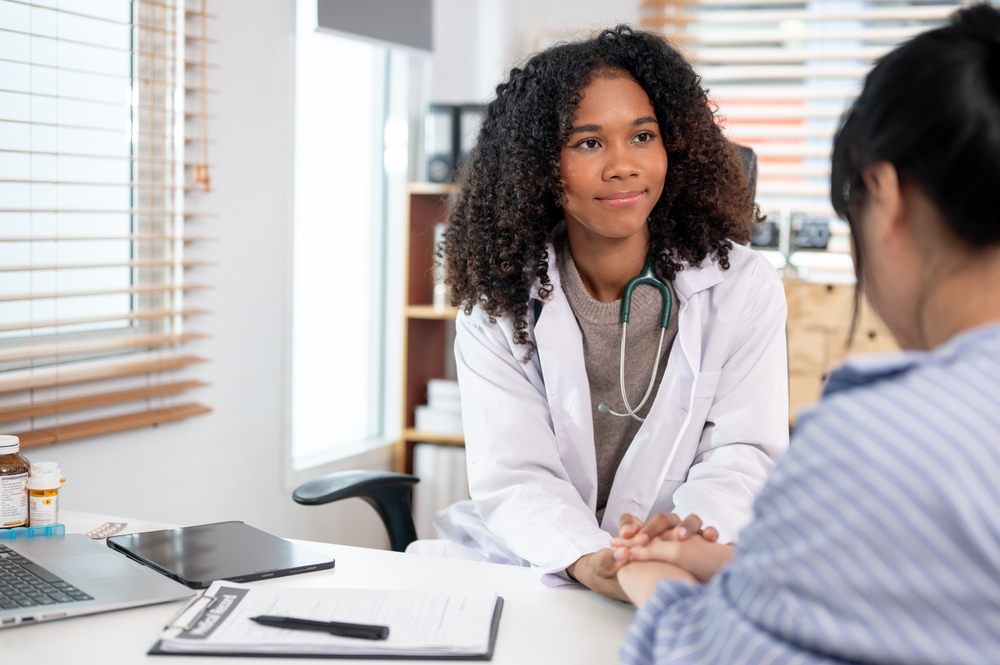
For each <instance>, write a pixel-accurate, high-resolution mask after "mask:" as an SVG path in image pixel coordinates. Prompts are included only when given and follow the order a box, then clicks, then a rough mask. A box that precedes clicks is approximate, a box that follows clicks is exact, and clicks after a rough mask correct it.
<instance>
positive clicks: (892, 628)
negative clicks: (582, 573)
mask: <svg viewBox="0 0 1000 665" xmlns="http://www.w3.org/2000/svg"><path fill="white" fill-rule="evenodd" d="M831 191H832V199H833V205H834V207H835V208H836V210H837V212H838V213H839V214H840V215H841V216H843V217H844V218H845V219H846V220H847V221H848V223H849V224H850V226H851V232H852V236H853V240H854V252H855V265H856V267H857V274H858V286H859V291H861V290H862V289H863V292H864V293H865V294H866V295H867V296H868V298H869V300H870V301H871V303H872V306H873V307H874V309H875V310H876V312H877V313H878V314H879V316H880V317H881V318H882V320H883V321H884V322H885V323H886V325H887V326H888V327H889V329H890V330H891V331H892V333H893V334H894V335H895V336H896V339H897V340H898V341H899V343H900V345H901V346H902V347H903V348H904V349H906V350H907V352H906V353H903V354H899V355H897V356H893V357H885V356H883V357H877V358H876V357H868V358H863V357H862V358H857V359H855V360H852V361H849V362H848V363H847V365H846V366H845V367H843V368H842V369H840V370H837V371H835V372H834V373H833V374H832V375H831V377H830V379H829V382H828V384H827V387H826V392H825V395H824V397H823V400H822V402H821V403H820V405H819V406H818V407H817V408H815V409H814V410H812V411H810V412H809V413H807V414H805V415H803V416H802V417H801V418H800V420H799V424H798V427H797V428H796V432H795V436H794V438H793V440H792V443H791V448H790V452H789V453H788V455H787V456H786V457H785V458H784V460H783V461H782V462H781V463H780V464H779V466H778V468H777V470H776V471H775V473H774V475H773V476H772V477H771V480H770V481H769V482H768V484H767V486H766V487H765V489H764V490H763V492H762V494H761V495H760V496H759V498H758V499H757V501H756V504H755V514H756V519H755V521H754V522H752V523H751V524H750V525H749V526H748V527H746V529H745V530H744V531H743V532H742V533H741V534H740V540H739V544H738V545H737V546H736V547H735V549H730V548H729V547H728V546H725V545H718V544H716V543H713V542H710V541H711V537H710V538H707V539H706V538H705V537H703V536H702V535H698V534H697V528H698V524H697V518H696V517H689V518H688V520H687V523H686V524H685V525H683V527H682V526H678V525H677V521H678V520H677V518H676V517H675V516H665V515H660V516H656V517H654V518H653V519H652V520H650V521H649V522H648V523H647V524H646V525H645V527H643V530H642V531H641V532H639V533H638V534H636V535H633V536H632V537H631V538H629V539H628V540H625V539H618V541H617V543H616V544H617V545H618V546H619V547H618V548H617V549H616V550H615V552H614V555H615V557H616V558H617V559H618V560H619V561H622V560H631V562H630V563H628V564H627V565H625V566H624V567H623V568H621V570H620V571H619V573H618V579H619V582H620V583H621V586H622V589H623V590H624V591H625V592H626V593H627V594H628V596H629V598H630V599H631V600H632V601H633V602H634V603H636V604H637V605H642V607H641V609H640V610H639V611H638V613H637V614H636V618H635V621H634V623H633V624H632V627H631V630H630V632H629V634H628V636H627V638H626V640H625V643H624V645H623V646H622V652H621V657H622V659H623V660H624V661H625V662H626V663H653V662H655V663H774V664H780V663H819V662H823V663H840V662H848V661H849V662H852V663H853V662H863V663H948V664H951V663H998V662H1000V13H998V12H997V10H995V9H993V8H991V7H989V6H986V5H977V6H973V7H971V8H968V9H965V10H963V11H961V12H958V13H957V14H956V15H955V17H954V18H953V20H952V23H951V25H950V26H948V27H944V28H941V29H938V30H934V31H932V32H928V33H925V34H923V35H921V36H919V37H917V38H915V39H914V40H912V41H911V42H909V43H907V44H906V45H904V46H902V47H901V48H899V49H898V50H896V51H894V52H893V53H891V54H889V55H888V56H886V57H885V58H884V59H883V60H882V61H881V62H880V63H879V64H878V66H877V67H876V68H875V69H874V70H873V71H872V73H871V74H870V75H869V76H868V79H867V81H866V83H865V87H864V91H863V92H862V94H861V97H860V98H859V99H858V101H857V102H856V103H855V105H854V107H853V109H852V110H851V111H850V113H849V115H848V116H847V119H846V121H845V123H844V125H843V127H842V128H841V130H840V132H839V134H838V136H837V138H836V143H835V147H834V155H833V177H832V188H831ZM682 528H683V530H682ZM683 531H687V532H689V533H690V534H691V535H689V536H688V537H687V538H686V539H683V540H681V539H680V538H681V537H682V536H683V535H684V533H683ZM698 582H707V584H706V585H704V586H703V585H701V584H698Z"/></svg>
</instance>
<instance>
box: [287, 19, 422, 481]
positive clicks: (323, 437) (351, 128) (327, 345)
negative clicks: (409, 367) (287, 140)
mask: <svg viewBox="0 0 1000 665" xmlns="http://www.w3.org/2000/svg"><path fill="white" fill-rule="evenodd" d="M297 10H298V11H297V18H296V22H297V26H296V65H295V70H296V74H295V192H294V224H293V227H294V228H293V241H292V321H291V334H290V340H291V353H290V355H291V358H290V366H291V371H290V396H289V402H290V407H289V414H290V418H289V420H290V423H289V424H290V428H289V429H290V440H291V446H290V449H291V458H292V467H293V469H296V470H297V469H305V468H308V467H312V466H316V465H318V464H322V463H325V462H329V461H333V460H336V459H340V458H344V457H348V456H350V455H353V454H357V453H360V452H362V451H364V450H367V449H369V448H372V447H375V446H379V445H383V444H385V443H387V442H389V441H391V440H393V439H394V438H395V436H396V435H397V434H398V432H397V430H398V428H399V424H398V420H399V418H398V412H399V408H401V407H400V406H399V397H398V396H396V395H395V393H396V392H397V391H395V390H394V389H390V390H389V391H388V392H387V391H386V387H387V386H396V385H398V384H399V379H398V377H399V372H400V361H399V350H398V347H399V346H400V344H401V342H400V340H401V325H402V295H401V293H400V291H401V287H400V286H399V284H401V282H402V267H401V266H402V249H401V246H400V243H401V240H400V239H401V238H402V230H401V229H402V228H403V194H404V185H405V183H406V181H407V180H408V179H410V178H411V177H412V176H413V174H414V172H415V171H414V168H415V166H414V165H415V164H416V163H417V159H416V151H415V150H414V149H412V146H414V145H415V144H416V138H417V137H416V132H415V131H414V127H415V126H416V124H417V123H419V122H420V121H421V119H422V117H423V114H422V112H421V111H420V104H421V100H422V97H423V88H422V86H423V85H424V78H423V77H424V73H425V68H424V64H423V60H424V58H423V56H420V55H417V54H414V53H412V52H409V51H405V50H399V49H394V48H391V47H387V46H384V45H380V44H376V43H372V42H368V41H362V40H359V39H353V38H350V37H345V36H343V35H342V34H330V33H326V32H319V31H317V20H316V17H317V6H316V0H299V2H298V4H297ZM345 63H350V64H349V66H345Z"/></svg>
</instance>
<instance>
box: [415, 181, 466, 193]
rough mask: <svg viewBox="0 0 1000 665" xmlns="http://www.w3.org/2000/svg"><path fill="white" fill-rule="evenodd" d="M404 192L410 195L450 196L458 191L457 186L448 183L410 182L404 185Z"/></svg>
mask: <svg viewBox="0 0 1000 665" xmlns="http://www.w3.org/2000/svg"><path fill="white" fill-rule="evenodd" d="M406 191H407V192H409V193H410V194H429V195H430V196H450V195H451V194H454V193H455V192H457V191H458V185H454V184H452V183H450V182H410V183H407V185H406Z"/></svg>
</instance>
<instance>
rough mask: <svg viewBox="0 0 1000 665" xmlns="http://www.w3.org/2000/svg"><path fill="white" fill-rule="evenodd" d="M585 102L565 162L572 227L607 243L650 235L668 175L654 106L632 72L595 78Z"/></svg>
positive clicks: (566, 147)
mask: <svg viewBox="0 0 1000 665" xmlns="http://www.w3.org/2000/svg"><path fill="white" fill-rule="evenodd" d="M582 95H583V99H582V100H581V101H580V106H579V107H578V108H577V110H576V114H575V115H574V116H573V123H572V128H571V129H570V134H569V141H568V142H567V143H566V145H564V146H563V147H562V153H561V155H560V159H559V171H560V174H561V176H562V184H563V191H564V192H565V196H566V200H565V202H564V204H563V212H564V214H565V216H566V224H567V225H568V226H576V227H577V229H576V230H578V231H582V232H583V233H584V234H587V235H594V236H600V237H603V238H607V239H625V238H630V237H632V236H634V235H635V234H636V233H643V234H646V220H647V219H648V218H649V213H650V212H651V211H652V210H653V206H655V205H656V202H657V201H658V200H659V199H660V194H661V193H662V192H663V181H664V178H666V175H667V152H666V149H665V148H664V146H663V140H662V138H661V136H660V126H659V124H657V122H656V113H655V111H654V110H653V105H652V103H650V101H649V97H648V96H647V95H646V91H645V90H643V89H642V87H641V86H640V85H639V84H638V83H636V82H635V81H633V80H632V78H631V77H629V75H628V74H626V73H624V72H613V73H611V74H601V75H597V76H595V77H594V78H593V79H592V80H591V82H590V84H589V85H587V86H586V87H585V88H584V89H583V90H582ZM595 239H596V238H595Z"/></svg>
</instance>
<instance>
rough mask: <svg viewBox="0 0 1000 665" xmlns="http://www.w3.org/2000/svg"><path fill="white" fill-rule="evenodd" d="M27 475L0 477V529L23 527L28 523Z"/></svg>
mask: <svg viewBox="0 0 1000 665" xmlns="http://www.w3.org/2000/svg"><path fill="white" fill-rule="evenodd" d="M27 482H28V474H26V473H19V474H17V475H13V476H0V527H5V528H6V527H11V526H25V525H26V524H27V523H28V491H27V489H25V484H26V483H27Z"/></svg>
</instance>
